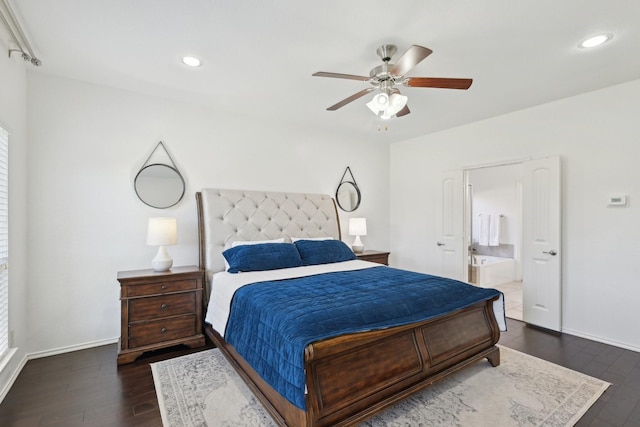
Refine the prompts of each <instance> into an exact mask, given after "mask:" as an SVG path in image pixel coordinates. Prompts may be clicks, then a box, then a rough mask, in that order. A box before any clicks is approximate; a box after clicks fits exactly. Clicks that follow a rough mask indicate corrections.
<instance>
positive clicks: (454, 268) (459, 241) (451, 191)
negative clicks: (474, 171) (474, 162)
mask: <svg viewBox="0 0 640 427" xmlns="http://www.w3.org/2000/svg"><path fill="white" fill-rule="evenodd" d="M463 176H464V173H463V171H461V170H459V171H450V172H443V174H442V176H441V178H440V188H439V195H438V199H439V203H438V204H437V206H438V215H437V227H438V235H439V238H438V241H437V242H435V244H436V245H437V246H438V248H439V249H440V251H439V255H440V260H439V264H440V271H439V272H438V274H439V275H440V276H443V277H449V278H451V279H456V280H463V281H466V280H467V252H466V251H465V250H464V238H463V237H464V234H463V233H464V217H463V207H464V191H463V190H464V185H463Z"/></svg>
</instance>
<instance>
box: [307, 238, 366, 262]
mask: <svg viewBox="0 0 640 427" xmlns="http://www.w3.org/2000/svg"><path fill="white" fill-rule="evenodd" d="M294 245H296V247H297V248H298V252H300V257H301V258H302V263H303V264H304V265H316V264H328V263H330V262H342V261H351V260H352V259H356V255H355V254H354V253H353V252H352V251H351V249H350V248H349V246H347V245H346V244H345V243H344V242H343V241H341V240H298V241H297V242H295V243H294Z"/></svg>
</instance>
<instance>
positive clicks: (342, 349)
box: [196, 193, 500, 427]
mask: <svg viewBox="0 0 640 427" xmlns="http://www.w3.org/2000/svg"><path fill="white" fill-rule="evenodd" d="M196 199H197V205H198V224H199V232H200V233H199V234H200V239H199V243H200V262H201V267H204V266H205V256H206V255H205V249H206V248H205V246H206V245H207V242H206V238H205V235H206V234H205V233H206V232H207V230H205V224H206V221H205V218H204V217H203V207H202V197H201V194H200V193H197V194H196ZM334 207H335V204H334ZM336 220H337V213H336ZM338 229H339V227H338ZM256 240H258V239H256ZM208 277H209V275H208V274H207V278H208ZM205 332H206V334H207V336H208V337H209V338H210V339H211V340H212V341H213V342H214V343H215V345H216V346H217V347H218V348H219V349H220V350H221V351H222V353H223V354H224V355H225V356H226V358H227V359H228V360H229V362H230V363H231V364H232V365H233V366H234V368H235V369H236V370H237V371H238V373H239V374H240V376H241V377H242V378H243V379H244V381H245V382H246V383H247V384H248V386H249V387H250V388H251V390H252V391H253V392H254V393H255V395H256V397H257V398H258V399H259V400H260V402H261V403H262V404H263V405H264V407H265V408H266V409H267V411H268V412H269V413H270V414H271V416H272V417H273V419H274V420H275V421H276V423H277V424H279V425H281V426H291V427H293V426H308V427H311V426H350V425H355V424H357V423H359V422H361V421H363V420H364V419H366V418H368V417H370V416H372V415H373V414H375V413H377V412H379V411H381V410H382V409H384V408H385V407H387V406H389V405H392V404H393V403H395V402H397V401H399V400H401V399H403V398H405V397H407V396H409V395H410V394H412V393H414V392H416V391H418V390H420V389H423V388H425V387H427V386H428V385H429V384H432V383H433V382H435V381H438V380H440V379H442V378H444V377H446V376H447V375H449V374H451V373H453V372H455V371H457V370H459V369H461V368H464V367H465V366H467V365H469V364H471V363H474V362H476V361H478V360H481V359H483V358H487V359H488V360H489V362H490V363H491V365H492V366H498V365H499V364H500V351H499V349H498V347H496V346H495V344H496V343H497V342H498V339H499V338H500V330H499V327H498V324H497V322H496V319H495V316H494V312H493V301H487V302H482V303H479V304H476V305H474V306H471V307H467V308H465V309H462V310H458V311H456V312H454V313H450V314H447V315H445V316H441V317H437V318H434V319H430V320H426V321H422V322H419V323H414V324H410V325H405V326H398V327H394V328H389V329H385V330H379V331H371V332H363V333H355V334H349V335H344V336H338V337H335V338H329V339H325V340H321V341H318V342H314V343H312V344H309V345H308V346H307V347H306V349H305V354H304V360H305V371H306V385H307V397H306V408H307V410H306V411H303V410H301V409H299V408H297V407H296V406H295V405H293V404H291V403H290V402H289V401H287V400H286V399H285V398H284V397H282V396H281V395H280V394H279V393H278V392H277V391H275V390H274V389H273V388H272V387H271V386H269V385H268V384H267V383H266V382H265V381H264V380H263V379H262V378H261V377H260V376H259V375H258V374H257V373H256V372H255V371H254V370H253V369H252V368H251V366H249V365H248V364H247V362H246V361H245V360H244V359H243V358H242V357H241V356H240V355H239V354H238V353H237V352H236V350H235V349H234V348H233V346H231V345H230V344H228V343H227V342H226V341H225V340H224V339H223V338H222V337H221V336H220V334H218V332H217V331H215V330H214V329H213V328H212V327H211V325H209V324H205Z"/></svg>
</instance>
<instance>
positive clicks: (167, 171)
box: [133, 141, 185, 209]
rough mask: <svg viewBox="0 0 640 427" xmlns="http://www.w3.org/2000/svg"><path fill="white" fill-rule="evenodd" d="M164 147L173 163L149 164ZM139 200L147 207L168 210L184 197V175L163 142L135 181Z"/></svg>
mask: <svg viewBox="0 0 640 427" xmlns="http://www.w3.org/2000/svg"><path fill="white" fill-rule="evenodd" d="M159 147H162V149H163V150H164V152H165V154H166V157H167V158H168V160H169V162H170V163H171V164H170V165H169V164H166V163H160V162H158V161H156V162H154V163H149V160H150V159H151V157H153V155H154V154H156V151H158V148H159ZM133 187H134V188H135V191H136V194H137V195H138V198H139V199H140V200H141V201H142V202H143V203H144V204H146V205H148V206H151V207H152V208H157V209H166V208H170V207H171V206H174V205H176V204H177V203H178V202H179V201H180V200H182V197H184V191H185V183H184V178H183V177H182V174H181V173H180V171H179V170H178V168H177V167H176V164H175V163H174V162H173V159H172V158H171V155H169V152H168V151H167V149H166V148H165V146H164V144H163V143H162V141H160V142H159V143H158V145H156V148H154V149H153V151H152V152H151V154H150V155H149V157H148V158H147V160H146V161H145V162H144V164H143V165H142V168H140V171H139V172H138V174H137V175H136V177H135V179H134V181H133Z"/></svg>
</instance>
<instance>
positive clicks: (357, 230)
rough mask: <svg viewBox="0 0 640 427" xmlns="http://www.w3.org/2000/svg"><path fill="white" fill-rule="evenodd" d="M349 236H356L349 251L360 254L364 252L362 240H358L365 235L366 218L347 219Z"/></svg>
mask: <svg viewBox="0 0 640 427" xmlns="http://www.w3.org/2000/svg"><path fill="white" fill-rule="evenodd" d="M349 234H350V235H352V236H356V238H355V239H354V240H353V245H351V249H352V250H353V252H355V253H360V252H362V251H363V250H364V245H363V244H362V240H360V236H366V235H367V219H366V218H350V219H349Z"/></svg>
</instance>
